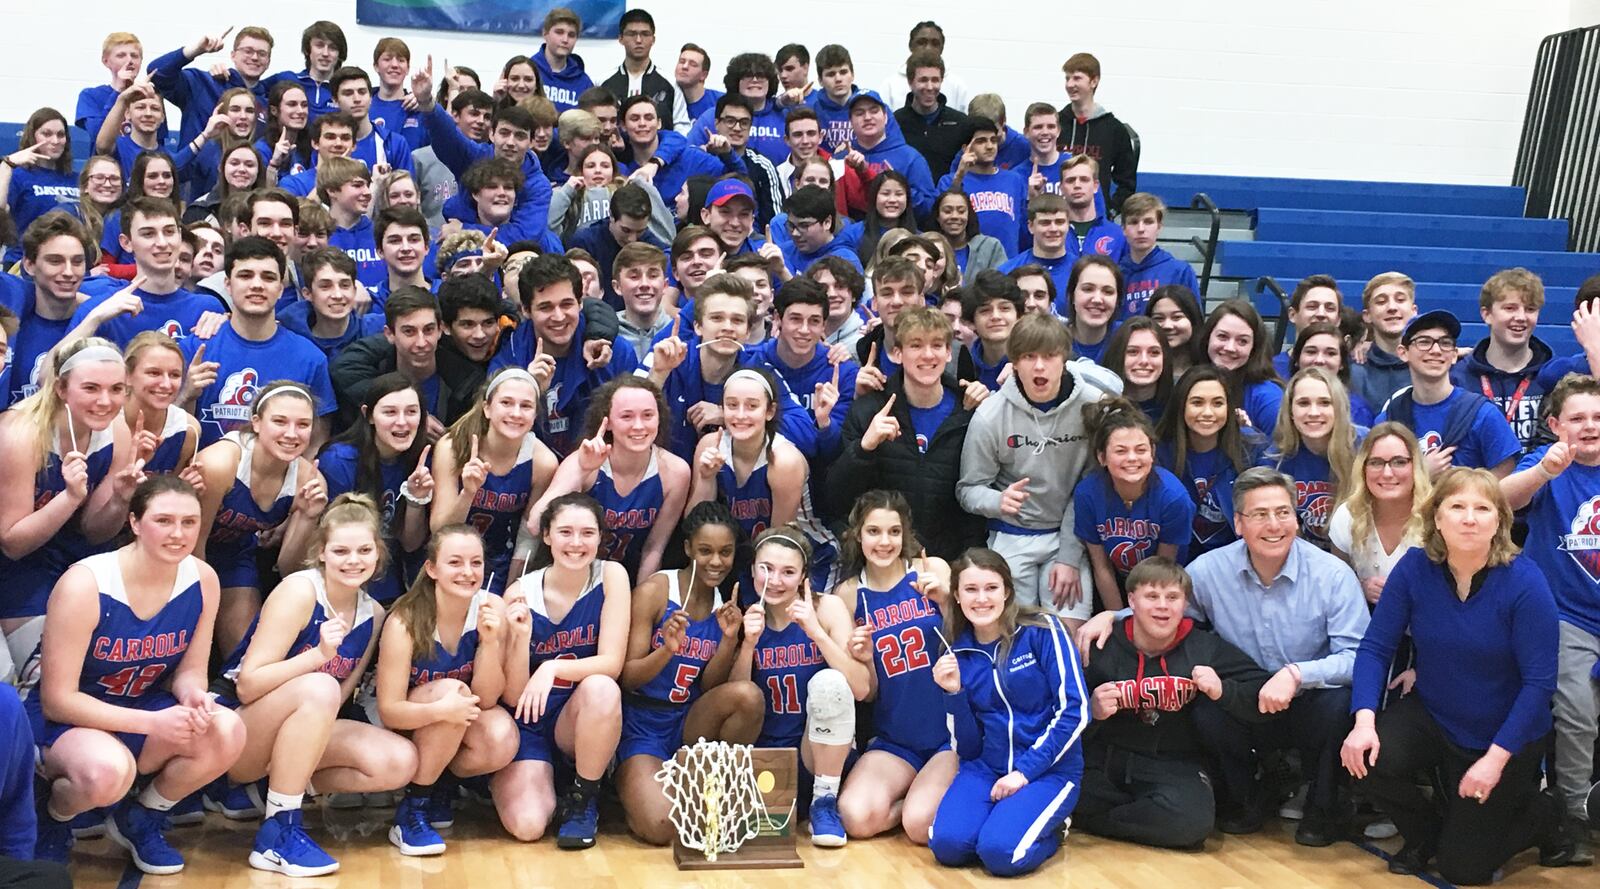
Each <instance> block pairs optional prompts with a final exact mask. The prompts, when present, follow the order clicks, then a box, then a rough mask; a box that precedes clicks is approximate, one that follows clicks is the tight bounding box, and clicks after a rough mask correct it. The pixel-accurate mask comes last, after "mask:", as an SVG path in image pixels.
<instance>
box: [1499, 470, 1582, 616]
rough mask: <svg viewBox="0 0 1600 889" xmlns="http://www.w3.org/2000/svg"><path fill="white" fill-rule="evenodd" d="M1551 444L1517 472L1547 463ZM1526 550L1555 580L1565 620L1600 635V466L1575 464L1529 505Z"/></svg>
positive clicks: (1553, 585) (1552, 583)
mask: <svg viewBox="0 0 1600 889" xmlns="http://www.w3.org/2000/svg"><path fill="white" fill-rule="evenodd" d="M1548 450H1550V446H1549V445H1545V446H1544V447H1542V448H1537V449H1535V450H1534V451H1532V452H1530V453H1529V454H1528V455H1527V456H1525V457H1523V458H1522V462H1520V463H1518V464H1517V471H1518V472H1521V471H1522V470H1524V469H1531V468H1533V467H1535V466H1537V465H1539V461H1540V460H1542V459H1544V455H1545V452H1546V451H1548ZM1527 515H1528V540H1527V543H1526V544H1524V549H1523V552H1525V553H1526V554H1527V555H1528V556H1529V557H1531V558H1532V559H1533V561H1534V562H1535V563H1536V564H1537V565H1538V566H1539V570H1540V571H1541V572H1542V573H1543V574H1544V576H1545V577H1547V578H1549V580H1550V590H1551V592H1553V593H1554V594H1555V597H1556V609H1557V610H1558V611H1559V612H1560V614H1561V619H1562V620H1564V621H1566V622H1567V623H1570V624H1572V625H1573V626H1575V627H1579V628H1581V629H1582V630H1583V631H1584V632H1586V633H1589V634H1592V635H1596V636H1600V466H1584V465H1582V464H1580V463H1573V464H1572V465H1570V466H1568V467H1567V468H1566V470H1565V471H1563V472H1562V473H1561V474H1560V475H1558V476H1556V477H1555V478H1553V479H1551V480H1550V481H1549V482H1546V483H1545V485H1544V486H1543V487H1541V488H1540V489H1539V491H1538V493H1536V494H1534V495H1533V501H1532V502H1531V503H1529V504H1528V514H1527Z"/></svg>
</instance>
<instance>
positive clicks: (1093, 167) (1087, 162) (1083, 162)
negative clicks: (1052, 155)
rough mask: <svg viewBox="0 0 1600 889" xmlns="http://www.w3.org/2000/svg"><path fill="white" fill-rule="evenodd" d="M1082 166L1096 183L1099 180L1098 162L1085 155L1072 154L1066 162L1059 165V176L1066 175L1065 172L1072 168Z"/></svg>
mask: <svg viewBox="0 0 1600 889" xmlns="http://www.w3.org/2000/svg"><path fill="white" fill-rule="evenodd" d="M1083 166H1087V167H1088V168H1089V174H1090V175H1091V176H1093V177H1094V178H1095V180H1096V181H1098V180H1099V179H1100V162H1099V161H1097V160H1095V159H1094V158H1092V157H1090V156H1088V155H1087V154H1074V155H1073V156H1072V157H1069V158H1067V159H1066V161H1064V162H1063V163H1062V164H1061V174H1062V175H1063V176H1064V175H1066V172H1067V171H1068V170H1070V169H1072V168H1073V167H1083Z"/></svg>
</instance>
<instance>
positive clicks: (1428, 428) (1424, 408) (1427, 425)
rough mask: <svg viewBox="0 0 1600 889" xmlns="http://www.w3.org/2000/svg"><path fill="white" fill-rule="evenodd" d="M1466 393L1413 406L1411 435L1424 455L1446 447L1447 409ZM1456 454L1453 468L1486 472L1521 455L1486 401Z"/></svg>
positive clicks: (1497, 413) (1508, 427)
mask: <svg viewBox="0 0 1600 889" xmlns="http://www.w3.org/2000/svg"><path fill="white" fill-rule="evenodd" d="M1466 396H1467V392H1466V390H1464V389H1461V388H1459V387H1457V388H1455V389H1452V390H1451V391H1450V395H1449V396H1448V397H1446V398H1445V400H1443V401H1440V402H1438V403H1436V404H1416V403H1414V402H1413V407H1412V418H1413V420H1415V425H1413V427H1412V429H1411V431H1412V432H1415V433H1416V434H1417V442H1418V443H1419V444H1421V445H1422V451H1423V453H1431V452H1433V451H1437V450H1439V449H1440V448H1442V447H1445V446H1446V444H1445V440H1444V434H1445V432H1446V430H1447V427H1448V426H1449V420H1450V406H1451V405H1452V404H1453V403H1455V401H1456V399H1458V398H1465V397H1466ZM1387 419H1389V412H1388V411H1387V410H1385V411H1384V412H1383V413H1381V414H1379V415H1378V422H1379V423H1382V422H1383V421H1384V420H1387ZM1455 448H1456V451H1455V453H1454V454H1453V455H1451V458H1450V464H1451V465H1452V466H1466V467H1469V468H1472V469H1489V468H1491V467H1494V466H1499V465H1500V464H1501V463H1503V462H1505V461H1506V460H1509V459H1511V458H1512V457H1515V456H1516V455H1517V454H1519V453H1521V452H1522V442H1520V441H1518V440H1517V434H1516V433H1515V432H1512V431H1511V424H1510V423H1508V422H1506V416H1505V414H1502V413H1500V411H1499V409H1497V408H1496V407H1495V406H1494V402H1492V401H1485V402H1484V403H1483V404H1481V405H1479V406H1478V413H1477V415H1476V416H1474V417H1473V418H1472V425H1471V427H1470V428H1469V429H1468V430H1467V434H1466V436H1465V437H1463V438H1462V439H1461V441H1458V442H1455Z"/></svg>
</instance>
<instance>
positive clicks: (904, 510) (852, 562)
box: [839, 488, 922, 577]
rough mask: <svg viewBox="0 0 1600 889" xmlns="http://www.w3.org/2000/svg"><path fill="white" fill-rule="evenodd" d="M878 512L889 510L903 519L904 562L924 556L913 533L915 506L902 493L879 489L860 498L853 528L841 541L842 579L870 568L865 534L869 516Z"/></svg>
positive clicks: (852, 519) (852, 518)
mask: <svg viewBox="0 0 1600 889" xmlns="http://www.w3.org/2000/svg"><path fill="white" fill-rule="evenodd" d="M875 509H886V510H889V511H890V512H892V513H894V514H895V515H897V516H899V517H900V532H901V533H900V558H902V559H905V560H906V561H908V562H909V561H911V560H912V559H915V558H918V557H920V556H921V555H922V542H921V541H919V540H918V539H917V535H916V533H915V532H913V531H912V530H911V504H910V503H908V502H907V501H906V497H905V495H904V494H902V493H900V492H899V491H889V490H885V489H882V488H878V489H875V490H871V491H868V492H867V493H865V494H862V495H861V496H860V497H857V498H856V503H855V505H854V506H852V507H850V524H849V527H848V528H847V529H846V530H845V532H844V536H843V537H841V538H839V567H840V570H841V573H842V576H845V577H849V576H850V575H852V574H858V573H860V572H861V571H862V570H863V569H865V568H866V567H867V557H866V555H865V554H864V553H862V551H861V531H862V528H864V527H865V526H866V524H867V516H869V515H871V514H872V511H873V510H875Z"/></svg>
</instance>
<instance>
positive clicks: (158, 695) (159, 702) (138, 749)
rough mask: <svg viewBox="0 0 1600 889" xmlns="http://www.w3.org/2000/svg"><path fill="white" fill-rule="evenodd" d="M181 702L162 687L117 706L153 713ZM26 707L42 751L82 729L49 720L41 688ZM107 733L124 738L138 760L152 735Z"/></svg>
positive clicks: (118, 738) (31, 696) (117, 737)
mask: <svg viewBox="0 0 1600 889" xmlns="http://www.w3.org/2000/svg"><path fill="white" fill-rule="evenodd" d="M177 703H178V699H177V698H175V697H173V696H172V693H171V692H169V691H165V690H162V691H156V692H151V693H150V694H147V695H145V696H144V697H142V698H140V699H139V700H137V701H133V702H130V703H127V704H117V705H116V706H119V707H127V708H129V709H130V710H143V711H145V712H147V713H149V712H154V711H156V710H165V709H167V708H168V707H173V706H176V705H177ZM23 709H24V710H26V711H27V713H28V722H29V724H30V725H31V726H32V728H33V743H34V744H35V745H37V746H38V747H39V748H40V749H41V750H42V749H44V748H46V747H49V746H50V745H52V744H54V743H55V742H57V741H59V740H61V736H62V735H64V734H66V733H67V732H69V731H71V730H73V729H75V728H79V726H75V725H68V724H66V723H64V722H51V721H50V720H48V719H45V718H44V708H43V704H42V703H40V702H39V695H38V689H34V693H33V694H30V695H28V699H27V701H25V702H24V706H23ZM107 734H109V735H112V736H114V737H115V738H116V739H117V740H118V741H121V742H122V746H124V747H126V748H128V752H130V753H132V754H133V758H134V759H138V758H139V754H140V753H142V752H143V751H144V742H145V738H146V737H148V736H147V735H141V734H138V733H136V732H107Z"/></svg>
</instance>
